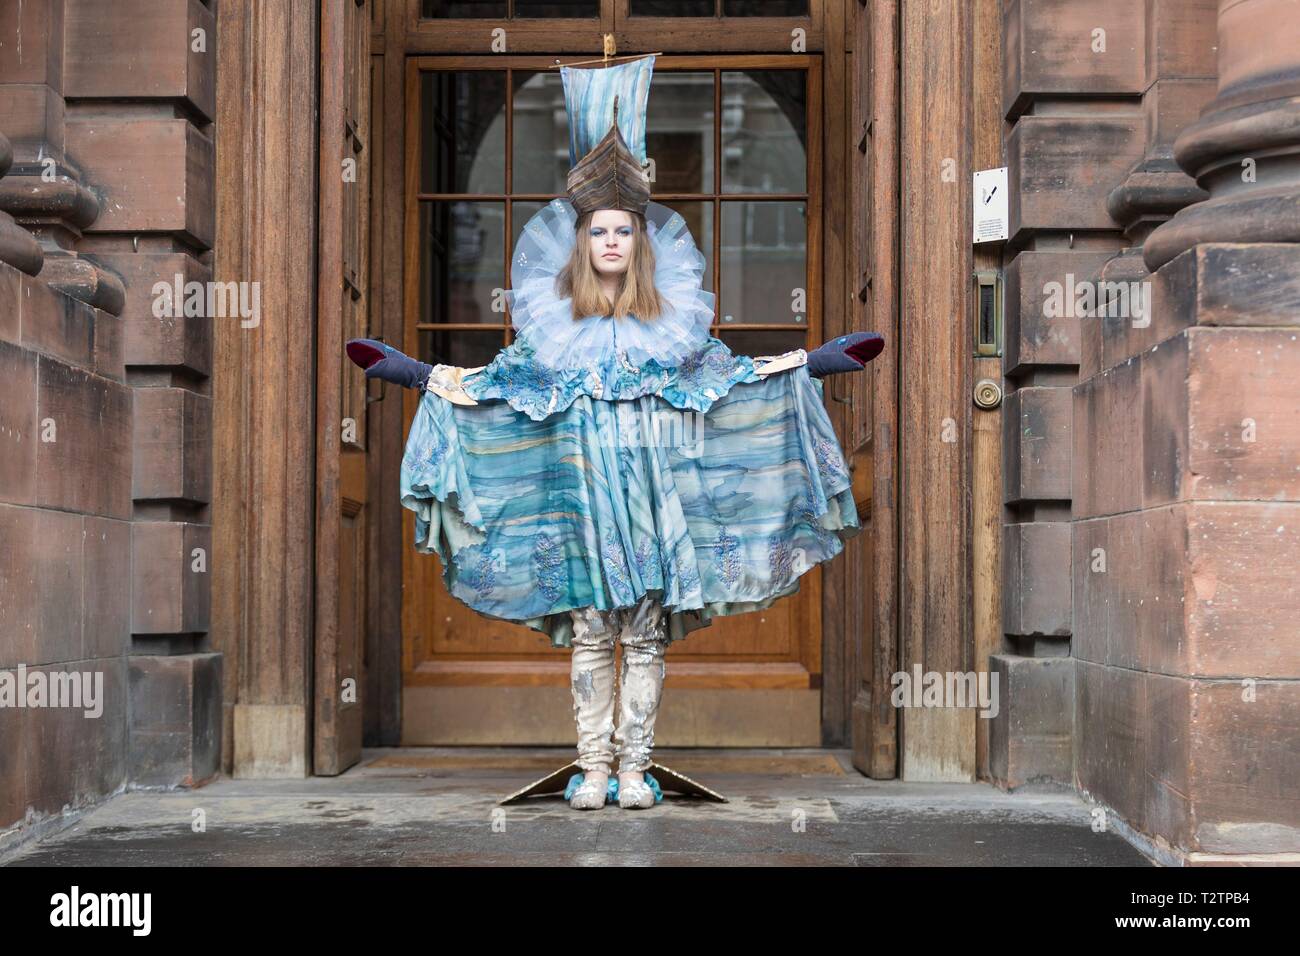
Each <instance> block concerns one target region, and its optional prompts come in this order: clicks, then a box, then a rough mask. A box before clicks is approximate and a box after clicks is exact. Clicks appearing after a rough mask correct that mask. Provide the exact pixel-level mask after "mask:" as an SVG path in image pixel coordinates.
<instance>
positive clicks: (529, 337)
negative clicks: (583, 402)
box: [505, 199, 714, 371]
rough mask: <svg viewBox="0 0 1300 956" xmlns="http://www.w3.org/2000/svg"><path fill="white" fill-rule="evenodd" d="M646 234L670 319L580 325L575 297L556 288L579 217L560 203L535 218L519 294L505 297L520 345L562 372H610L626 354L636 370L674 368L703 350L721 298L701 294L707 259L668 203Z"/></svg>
mask: <svg viewBox="0 0 1300 956" xmlns="http://www.w3.org/2000/svg"><path fill="white" fill-rule="evenodd" d="M645 217H646V230H647V232H648V233H649V238H650V242H651V243H652V244H653V247H654V254H655V287H656V288H657V289H658V290H659V294H660V296H661V298H662V299H663V301H664V311H663V312H662V313H661V314H660V315H659V316H658V317H656V318H655V319H653V320H652V321H649V322H643V321H641V320H640V319H639V318H637V317H635V316H624V317H620V318H612V317H606V316H598V315H591V316H588V317H586V318H584V319H576V320H575V319H574V318H573V312H572V308H573V306H572V301H571V298H570V297H569V296H561V295H558V294H557V293H556V289H555V280H556V277H558V276H559V274H560V272H561V271H563V269H564V267H565V265H566V264H567V263H568V261H569V256H570V254H571V253H572V251H573V246H574V243H575V242H576V236H575V234H574V227H575V225H576V224H577V220H578V215H577V212H576V211H575V210H574V208H573V206H572V204H571V203H570V202H569V201H568V200H567V199H554V200H552V201H551V202H549V203H547V204H546V205H545V206H543V207H542V209H541V210H540V211H539V212H537V213H536V214H534V216H533V217H532V218H531V219H529V220H528V223H527V224H526V225H525V226H524V229H523V232H522V234H521V235H520V237H519V241H518V242H517V243H516V245H515V253H514V258H513V259H512V260H511V265H510V282H511V285H512V286H513V288H511V289H509V290H507V291H506V293H505V299H506V303H507V305H508V306H509V308H510V316H511V323H512V324H513V326H514V328H515V332H516V334H517V339H518V340H520V341H524V342H525V343H526V344H527V345H528V346H529V347H530V348H531V349H532V354H533V358H534V361H536V362H538V363H540V364H541V365H544V366H546V367H547V368H549V369H551V370H555V371H560V370H571V369H574V368H583V367H590V366H591V365H592V364H593V363H595V364H598V365H599V364H606V363H608V362H609V361H610V360H611V359H612V358H614V356H615V355H616V352H617V351H619V350H621V351H622V352H623V353H624V354H625V355H626V357H627V361H628V362H630V363H631V364H633V365H638V366H639V365H643V364H645V363H647V362H656V363H658V365H659V366H660V368H663V369H667V368H673V367H676V366H679V365H681V364H682V363H684V362H686V361H687V359H688V358H689V357H690V356H691V355H692V354H694V353H696V352H698V351H699V350H700V349H701V348H703V347H704V346H705V345H706V343H707V340H708V339H709V337H710V336H709V326H710V325H711V323H712V322H713V312H714V296H713V293H712V292H706V291H705V290H704V289H703V288H702V287H701V286H702V281H703V277H704V268H705V259H704V254H703V253H702V252H700V250H699V249H698V248H697V247H696V245H695V240H694V239H693V238H691V232H690V230H689V229H688V228H687V227H686V221H685V220H684V219H683V218H682V216H681V214H680V213H677V212H674V211H673V210H672V209H669V208H668V207H667V206H664V205H661V204H660V203H656V202H650V203H649V204H648V205H647V206H646V212H645Z"/></svg>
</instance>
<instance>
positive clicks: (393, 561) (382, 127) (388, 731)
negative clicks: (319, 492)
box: [366, 0, 897, 776]
mask: <svg viewBox="0 0 1300 956" xmlns="http://www.w3.org/2000/svg"><path fill="white" fill-rule="evenodd" d="M417 2H418V0H376V4H377V6H376V19H375V33H374V36H373V46H372V53H373V55H374V58H375V60H376V61H377V71H378V72H377V78H376V84H375V87H376V90H375V96H374V97H373V99H372V102H373V103H374V104H375V109H376V111H377V112H376V114H374V115H372V134H373V135H372V143H373V144H374V146H373V149H374V164H373V166H372V169H371V176H372V183H373V184H374V190H375V192H374V194H373V195H374V201H373V202H372V210H373V223H374V233H373V236H372V243H373V244H374V245H373V249H374V252H373V257H374V259H375V261H382V262H386V263H393V262H402V261H404V257H405V250H406V223H405V204H406V196H405V190H404V183H405V177H406V174H407V173H406V116H407V109H406V105H407V104H406V96H407V91H406V85H407V82H408V79H407V69H408V68H407V65H406V61H407V59H408V58H409V57H412V56H417V55H429V54H436V53H451V52H454V51H457V50H459V51H461V52H463V50H464V49H466V48H472V47H473V45H475V44H477V45H484V40H483V38H484V36H485V35H486V32H485V28H484V24H485V23H487V21H482V22H476V23H474V24H471V25H470V26H471V27H472V29H470V30H469V33H467V35H466V36H462V37H460V39H457V38H456V37H457V35H456V34H455V32H454V31H449V30H448V29H447V28H448V26H449V24H446V23H442V24H439V30H438V31H433V30H431V29H430V28H429V27H430V25H429V24H427V23H425V24H423V27H422V26H421V24H419V23H418V22H416V19H413V18H412V11H413V10H414V9H415V4H416V3H417ZM860 2H862V0H844V2H843V3H839V2H837V0H813V2H812V7H813V9H814V19H815V20H816V21H817V24H818V25H819V28H818V29H810V30H809V31H808V33H807V35H806V41H807V51H808V53H817V54H820V55H821V56H822V69H821V71H820V79H821V84H822V89H823V95H822V106H821V110H820V114H821V115H820V122H821V123H822V124H823V133H822V135H821V136H820V137H818V141H817V143H816V144H815V145H816V148H817V149H819V150H821V154H820V158H819V159H818V162H819V163H821V164H823V165H824V166H825V169H824V171H823V174H822V175H823V189H824V190H825V189H827V188H829V184H830V183H831V182H832V181H833V176H834V174H835V168H836V166H837V165H842V164H837V163H836V162H835V158H836V157H842V156H844V155H845V152H844V151H843V150H841V149H839V148H838V147H836V146H834V145H833V143H832V139H833V138H834V136H835V134H834V128H835V124H836V122H837V120H836V119H835V118H834V116H835V114H836V112H837V111H838V112H839V113H840V114H841V115H842V114H843V113H844V109H843V108H841V107H844V108H847V107H846V106H845V104H843V103H842V102H840V99H839V97H837V96H836V95H835V89H836V87H835V86H834V85H833V84H834V83H835V82H836V81H837V79H838V82H839V83H840V86H839V87H838V88H839V89H841V90H843V89H845V79H844V78H845V69H846V61H847V53H848V51H849V49H850V47H851V41H848V40H846V41H844V42H832V43H829V44H827V43H826V37H827V36H831V37H841V36H844V35H845V34H846V33H847V32H848V31H846V30H845V20H846V14H847V12H848V10H849V7H850V6H851V5H854V4H857V3H860ZM893 2H894V4H895V5H896V3H897V0H893ZM794 19H796V20H797V19H798V18H794ZM581 23H582V29H581V31H574V32H573V33H572V34H571V35H566V36H564V37H562V38H560V39H559V40H557V39H556V38H555V37H553V36H547V35H539V34H538V33H536V32H532V33H529V32H527V31H521V30H520V27H526V26H534V25H533V24H521V23H519V22H518V21H515V22H513V23H512V24H510V25H509V26H510V29H511V33H510V37H511V41H510V45H511V49H512V50H515V51H517V52H530V51H531V52H545V53H548V54H561V53H589V54H593V55H599V48H598V42H599V38H598V36H597V35H595V31H594V30H592V28H591V24H590V23H588V22H587V21H581ZM633 25H634V26H640V24H633ZM779 25H780V26H781V27H782V30H781V31H779V32H777V31H774V32H773V33H771V34H766V35H763V36H755V37H750V38H748V39H746V40H745V43H746V46H747V48H749V49H753V50H763V49H767V50H769V51H770V52H788V44H789V33H788V31H786V30H785V27H786V26H788V24H786V22H785V20H784V19H782V21H781V23H780V24H779ZM799 25H802V24H799ZM544 26H545V27H553V26H554V23H553V22H551V23H547V24H545V25H544ZM674 26H675V27H676V28H678V29H680V27H681V24H675V25H674ZM763 26H767V24H766V22H764V24H763ZM615 27H616V24H614V23H612V22H609V23H606V22H605V20H603V19H602V21H601V29H602V30H603V31H605V32H609V31H611V30H614V32H615V33H616V38H617V41H618V49H619V52H620V54H622V53H629V52H633V51H642V52H643V51H649V50H660V49H663V48H664V47H665V46H669V45H672V44H665V43H663V42H662V37H663V36H664V34H662V33H659V34H652V35H651V36H650V37H648V38H646V37H640V36H638V35H635V34H634V33H632V32H618V31H617V30H616V29H615ZM589 34H590V35H589ZM656 37H658V38H659V40H660V42H658V43H655V42H654V40H655V38H656ZM773 37H775V38H776V40H777V41H779V43H775V42H774V41H773ZM647 42H648V43H649V44H650V45H648V46H647V45H646V43H647ZM876 46H877V47H880V46H881V43H879V42H878V43H877V44H876ZM673 52H679V51H677V50H674V51H673ZM680 52H682V53H684V54H686V53H690V52H691V51H689V50H681V51H680ZM710 52H716V48H715V49H714V50H711V51H710ZM668 55H671V54H668ZM891 55H892V54H891ZM895 88H896V87H895ZM845 98H847V93H846V97H845ZM838 122H839V123H840V129H841V133H840V139H839V140H836V142H841V141H842V142H841V145H843V146H845V147H846V148H853V147H854V143H853V142H852V140H853V137H851V136H848V135H847V134H846V133H845V132H844V129H843V127H844V125H845V124H844V122H843V120H842V119H841V120H840V121H838ZM823 143H825V148H823ZM812 145H813V144H812V143H811V142H810V148H811V146H812ZM812 161H813V160H812V157H811V156H810V159H809V162H810V164H811V162H812ZM879 168H880V169H881V171H882V172H883V174H884V175H885V176H886V177H887V176H888V175H890V172H889V170H890V169H891V164H890V163H885V164H883V165H882V166H880V167H879ZM896 168H897V160H896V158H895V159H894V160H893V161H892V169H894V170H896ZM841 173H842V170H841ZM394 184H399V186H398V187H397V188H394ZM895 189H896V186H895ZM841 211H842V217H841V218H840V220H839V221H837V222H835V223H832V222H831V217H832V216H835V215H836V214H837V213H840V212H841ZM848 215H849V211H848V210H847V209H846V208H845V206H844V204H843V203H841V204H838V205H833V206H832V207H831V208H830V209H827V210H824V211H822V213H821V215H819V217H818V219H817V223H818V225H819V226H820V227H821V228H822V229H823V233H824V235H825V236H835V235H840V236H844V235H846V234H847V231H848V222H847V216H848ZM822 245H823V247H824V250H825V251H824V254H823V255H822V257H821V263H820V265H819V268H820V270H821V275H822V276H823V283H824V286H823V288H824V289H825V290H827V291H826V294H825V295H823V296H822V297H821V305H822V308H823V313H822V316H823V317H822V333H823V334H824V335H825V336H828V337H829V336H831V335H835V334H839V333H840V332H841V331H846V330H849V326H848V324H847V323H848V322H849V321H850V313H849V310H846V309H845V308H844V307H843V302H844V301H845V298H846V296H847V293H846V294H845V296H841V295H839V294H837V293H836V291H835V290H837V289H838V290H844V289H847V288H848V287H849V282H848V281H847V278H846V273H845V265H844V262H843V254H842V253H837V252H836V251H835V249H834V243H833V242H829V243H828V242H825V241H824V240H823V242H822ZM875 245H876V247H877V248H881V249H882V254H883V252H884V251H886V250H885V247H884V246H882V245H881V239H880V235H879V233H878V234H877V237H876V243H875ZM892 249H893V246H892V245H890V246H888V250H887V251H888V255H889V256H890V258H889V259H888V260H887V261H890V262H893V261H894V259H893V258H892V257H893V255H894V254H893V252H892ZM810 268H811V263H810ZM403 271H404V270H400V269H394V268H386V269H382V270H380V269H376V270H374V271H373V273H372V274H373V275H374V281H375V286H374V291H373V293H372V301H374V302H376V303H378V304H379V306H380V308H379V319H380V321H379V322H378V323H377V325H376V326H375V327H374V328H373V330H372V331H373V332H374V334H376V335H383V336H384V338H385V340H386V341H389V342H401V341H402V340H403V336H404V334H405V322H404V318H403V317H404V312H403V309H404V302H405V296H406V288H405V278H404V276H403V274H402V272H403ZM876 281H877V283H881V281H882V277H880V276H878V277H877V279H876ZM885 288H886V289H892V288H893V286H892V285H890V284H888V283H887V282H886V283H885ZM893 298H894V296H892V295H884V294H882V295H878V296H877V297H876V301H875V304H874V305H873V308H872V313H871V314H872V317H873V318H872V320H871V322H870V324H868V325H867V326H866V327H867V328H871V329H879V330H883V331H885V332H886V335H887V336H889V340H890V343H891V348H893V347H894V343H895V342H896V337H895V336H893V335H891V329H892V325H891V323H892V322H894V320H895V317H896V308H895V307H894V305H893V304H892V303H893ZM884 361H885V357H883V356H882V359H881V360H880V362H884ZM890 371H891V372H892V369H891V370H890ZM888 374H890V373H888V372H887V373H886V376H883V377H882V375H881V374H880V373H879V372H876V373H875V376H874V378H873V382H874V385H873V392H874V401H873V409H874V414H875V420H876V423H877V424H876V426H875V427H876V428H877V429H878V428H879V422H880V421H881V415H882V414H888V412H889V410H890V409H891V408H892V409H896V404H897V403H896V401H890V402H886V403H882V401H881V397H880V396H882V395H885V394H888V393H891V392H892V388H893V387H895V385H890V384H889V383H890V381H894V380H892V379H888ZM833 391H834V390H831V394H833ZM829 397H830V395H828V398H829ZM828 407H829V408H830V411H831V415H832V420H833V421H835V423H836V426H837V429H838V430H840V432H841V434H842V433H843V417H844V416H843V410H842V406H840V405H838V403H835V402H831V401H828ZM403 417H404V416H403V414H402V412H401V403H400V402H380V403H376V404H375V405H374V406H372V419H373V421H372V425H371V430H370V436H371V441H372V443H373V444H374V445H375V447H376V454H377V456H378V459H379V467H377V468H374V469H372V470H371V475H370V482H371V485H370V501H371V503H372V504H371V509H372V520H371V538H372V551H371V567H372V568H373V569H374V570H375V572H376V573H375V574H374V575H373V576H372V581H373V585H372V587H371V590H370V594H371V599H372V605H371V614H372V622H373V627H372V629H371V631H370V634H369V636H368V651H367V659H368V662H369V668H368V671H367V675H368V681H369V682H368V685H367V686H368V688H369V690H370V693H369V694H368V695H367V701H368V704H369V706H368V707H367V715H366V743H367V745H371V746H374V745H396V744H398V743H399V742H400V738H401V728H400V723H401V682H402V649H403V641H402V612H401V606H402V602H401V581H402V564H403V550H404V549H406V548H409V547H410V546H411V542H410V541H409V540H408V538H407V535H406V533H405V531H404V526H403V509H402V508H401V507H400V503H399V502H397V500H396V495H395V494H394V493H393V490H392V489H394V488H395V487H396V486H397V482H398V470H399V468H400V457H401V449H402V448H403V446H404V443H405V440H404V434H403V425H404V422H403ZM894 435H896V427H894V426H891V427H890V428H889V429H888V431H887V433H886V439H887V440H886V441H885V442H884V443H883V444H882V443H881V442H875V451H874V458H875V462H874V467H875V468H876V469H877V473H878V474H879V470H880V468H881V458H882V456H884V455H890V454H892V451H891V449H892V447H893V436H894ZM893 473H894V471H893V469H892V468H889V469H888V470H887V471H886V472H885V474H886V477H888V476H892V475H893ZM871 508H872V509H873V510H872V512H871V520H872V522H873V527H874V528H881V527H882V523H883V522H889V523H890V531H889V533H884V532H881V535H880V538H879V540H876V541H875V542H874V543H875V546H876V548H877V549H879V548H880V547H881V545H882V543H883V544H884V545H886V546H889V547H890V548H891V550H890V552H889V558H890V560H887V561H886V562H885V563H884V565H883V569H882V568H881V566H880V565H877V575H876V579H875V580H874V581H873V582H872V585H871V588H870V592H869V593H871V594H875V595H877V598H876V600H875V602H874V603H875V604H876V606H877V607H876V610H875V612H874V613H875V619H876V625H875V630H876V633H877V634H880V635H882V640H880V641H877V642H876V643H875V645H874V647H875V653H876V656H877V657H878V658H880V661H879V662H878V666H877V667H876V668H875V671H876V673H877V674H884V675H885V676H886V680H887V676H888V674H890V673H892V672H893V670H895V669H896V662H895V661H894V660H893V658H892V656H891V655H892V653H893V651H892V648H893V644H892V643H891V642H892V641H893V640H894V635H895V627H894V623H893V614H894V613H895V610H896V608H895V600H894V593H895V589H896V571H891V568H892V567H893V565H891V561H892V560H893V555H894V550H893V548H894V546H895V543H896V538H897V523H896V516H895V511H894V509H892V508H886V509H884V510H883V511H881V510H880V509H881V505H880V503H879V502H878V500H877V501H873V502H872V504H871ZM873 537H875V536H874V535H873ZM844 563H845V562H843V561H841V562H839V563H838V564H837V563H836V562H832V563H831V566H829V567H824V568H823V569H821V571H820V575H821V582H822V607H821V610H822V614H821V617H822V627H821V639H822V646H823V663H822V680H823V684H822V690H823V694H822V727H823V742H824V744H826V745H832V746H835V745H838V746H844V745H846V743H847V742H848V740H849V739H850V729H849V728H850V726H851V725H852V722H853V721H855V720H857V719H858V715H857V714H856V713H855V704H854V690H855V687H856V685H855V682H854V679H853V678H854V675H855V674H856V673H857V671H858V668H859V662H858V660H857V657H856V654H857V646H856V640H855V638H856V635H854V634H853V633H851V631H850V630H849V628H850V620H849V618H848V616H847V615H845V613H844V600H843V594H845V593H848V591H847V580H846V578H847V573H848V572H847V569H845V568H844V567H842V565H844ZM882 570H883V573H884V575H885V578H884V580H882V579H881V571H882ZM835 574H838V575H840V577H839V581H840V586H838V587H834V586H826V584H825V582H827V581H829V580H830V575H835ZM891 574H893V575H894V576H893V577H892V578H891V577H890V575H891ZM891 580H892V581H893V582H894V583H893V584H887V583H888V582H889V581H891ZM886 585H887V586H888V595H889V596H888V599H887V600H886V601H884V602H883V610H882V602H881V601H880V599H879V597H878V595H880V594H881V593H882V589H884V588H885V587H886ZM882 619H883V620H885V621H886V622H887V623H886V624H885V626H883V627H882V624H881V621H882ZM884 658H889V664H888V667H887V668H886V667H885V666H883V665H884ZM890 766H891V768H892V763H891V764H890ZM873 775H874V774H873ZM880 775H882V776H883V775H888V776H892V775H893V773H892V769H891V770H890V772H889V773H888V774H885V773H881V774H880Z"/></svg>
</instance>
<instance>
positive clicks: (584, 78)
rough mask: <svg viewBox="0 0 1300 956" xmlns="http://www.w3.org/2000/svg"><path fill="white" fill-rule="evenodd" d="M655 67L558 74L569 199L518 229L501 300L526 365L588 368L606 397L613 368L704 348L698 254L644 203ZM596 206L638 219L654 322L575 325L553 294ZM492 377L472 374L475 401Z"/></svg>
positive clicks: (604, 320)
mask: <svg viewBox="0 0 1300 956" xmlns="http://www.w3.org/2000/svg"><path fill="white" fill-rule="evenodd" d="M654 61H655V56H654V54H648V55H646V56H644V57H641V58H639V59H636V60H631V61H629V62H626V63H620V64H618V65H616V66H610V67H590V68H585V67H568V66H566V67H561V68H560V76H561V79H562V81H563V84H564V108H565V111H566V112H567V114H568V119H569V162H570V164H571V169H570V171H569V174H568V179H567V189H566V192H567V198H564V199H554V200H552V201H551V202H550V203H548V204H547V205H545V206H543V207H542V209H541V210H540V211H539V212H537V213H536V214H535V215H534V216H533V217H532V218H531V219H530V220H529V221H528V223H527V224H526V225H525V226H524V229H523V231H522V233H521V234H520V237H519V241H518V242H517V244H516V246H515V252H514V256H513V257H512V259H511V265H510V285H511V288H510V289H509V290H507V291H506V293H505V300H506V304H507V305H508V306H509V309H510V316H511V323H512V325H513V326H514V329H515V333H516V342H517V343H518V344H519V345H520V346H521V349H523V350H526V351H527V352H528V360H529V361H535V362H537V363H540V364H541V365H543V366H546V367H547V368H549V369H555V370H567V369H574V368H584V369H594V371H595V374H596V376H597V377H598V379H599V380H600V381H601V382H602V384H603V386H604V389H605V390H604V391H602V394H605V395H608V394H609V392H608V389H609V388H610V387H612V385H613V383H614V380H615V379H616V378H617V377H618V375H619V374H620V372H619V369H620V368H622V369H624V370H626V369H627V368H628V367H636V368H641V367H645V366H648V365H649V364H650V363H655V364H656V365H657V366H659V367H660V368H663V369H671V368H676V367H677V366H679V365H681V364H683V363H684V362H687V361H689V360H690V359H691V358H692V357H694V356H698V354H699V352H700V350H701V349H704V348H707V347H709V346H710V335H709V328H710V326H711V324H712V322H713V315H714V296H713V293H712V292H707V291H705V290H704V289H703V288H702V283H703V278H704V269H705V258H704V254H703V253H702V252H700V250H699V249H698V248H697V247H696V244H695V240H694V239H693V238H692V237H691V233H690V230H689V229H688V228H687V226H686V222H685V220H684V219H683V218H682V216H681V215H680V214H679V213H677V212H674V211H673V210H672V209H670V208H668V207H667V206H664V205H661V204H660V203H656V202H654V201H652V200H651V199H650V177H649V174H648V172H647V166H648V163H647V158H646V108H647V106H648V103H649V98H650V80H651V77H652V75H653V73H654ZM598 209H622V210H625V211H627V212H631V213H635V214H640V215H643V216H644V217H645V220H646V233H647V235H648V237H649V239H650V242H651V248H652V249H653V251H654V258H655V273H654V281H655V288H656V289H657V290H658V292H659V295H660V297H661V299H662V301H663V303H664V310H663V312H662V313H661V314H660V315H659V316H658V317H656V318H655V319H654V320H653V321H652V322H642V321H640V320H639V319H637V318H636V317H631V316H623V317H619V318H612V317H609V316H599V315H590V316H586V317H583V318H580V319H577V320H575V319H574V317H573V311H572V308H573V306H572V300H571V298H570V297H568V296H561V295H560V294H559V293H558V292H557V291H556V287H555V279H556V277H557V276H558V275H559V274H560V272H562V271H563V269H564V267H565V265H567V263H568V260H569V257H570V255H571V253H572V251H573V246H574V243H575V242H576V240H577V237H576V234H575V230H576V227H577V222H578V219H579V218H580V217H581V216H582V215H583V214H584V213H586V212H591V211H594V210H598ZM718 344H719V345H720V343H718ZM493 377H494V376H493V375H492V374H487V375H482V376H478V381H477V384H476V388H475V390H474V391H475V392H476V393H477V394H475V396H474V397H476V398H478V397H490V396H491V395H492V394H493V393H494V392H495V391H496V389H493V388H492V386H491V385H490V380H491V379H492V378H493Z"/></svg>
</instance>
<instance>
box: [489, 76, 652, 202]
mask: <svg viewBox="0 0 1300 956" xmlns="http://www.w3.org/2000/svg"><path fill="white" fill-rule="evenodd" d="M513 82H514V107H513V117H512V121H513V123H514V130H513V134H512V135H513V137H514V138H513V140H512V145H511V150H512V152H513V153H514V164H513V165H512V166H511V187H512V190H513V192H515V193H546V194H548V195H555V194H557V193H558V194H563V193H564V187H565V182H566V180H567V179H568V175H569V114H568V112H566V111H565V109H564V83H563V82H562V81H561V79H560V71H559V70H543V71H541V72H538V73H532V72H527V71H523V70H516V71H515V72H514V74H513ZM653 98H654V97H653V96H652V97H651V99H653Z"/></svg>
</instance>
